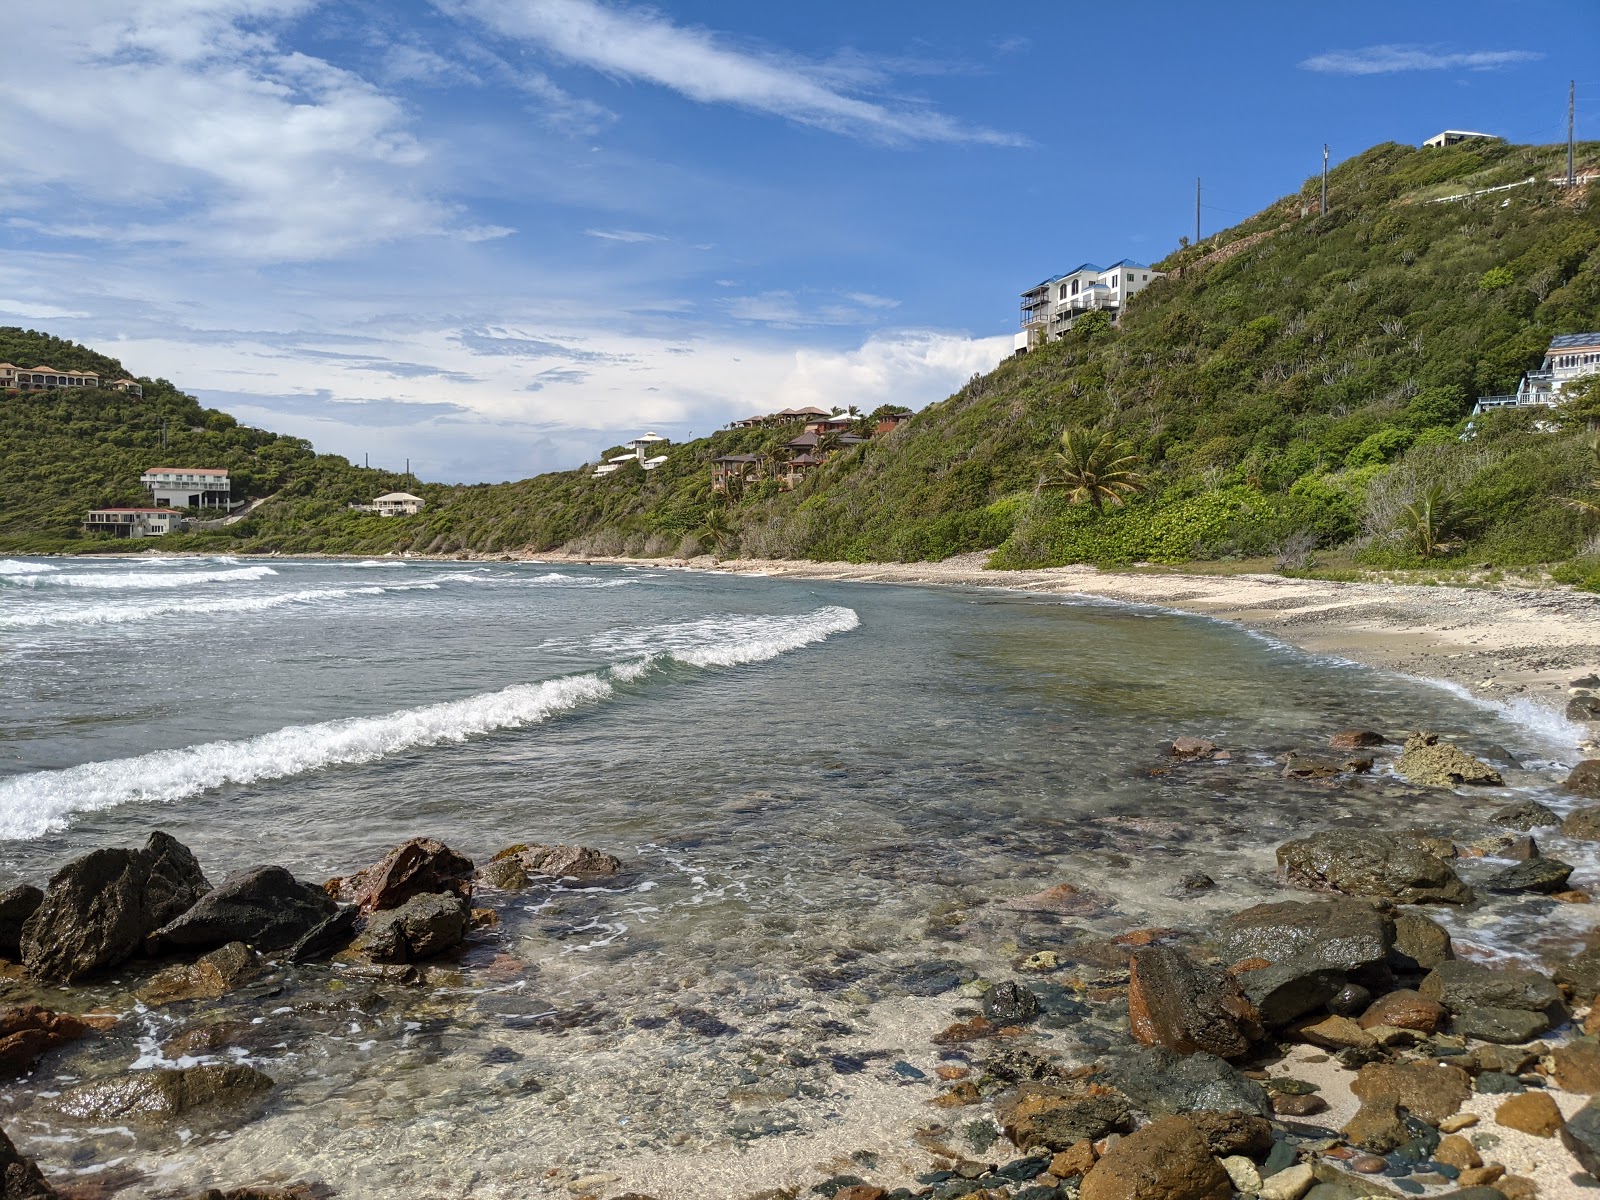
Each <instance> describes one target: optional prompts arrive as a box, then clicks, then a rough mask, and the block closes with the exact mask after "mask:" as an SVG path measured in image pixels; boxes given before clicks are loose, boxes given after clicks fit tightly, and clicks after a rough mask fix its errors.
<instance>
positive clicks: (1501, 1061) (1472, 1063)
mask: <svg viewBox="0 0 1600 1200" xmlns="http://www.w3.org/2000/svg"><path fill="white" fill-rule="evenodd" d="M1548 1050H1549V1047H1548V1046H1545V1045H1543V1044H1542V1043H1541V1044H1540V1045H1538V1046H1501V1045H1495V1044H1492V1043H1491V1044H1490V1045H1486V1046H1474V1047H1473V1048H1472V1053H1471V1054H1469V1055H1467V1056H1466V1057H1465V1058H1463V1059H1460V1060H1458V1062H1457V1064H1456V1065H1457V1066H1462V1067H1466V1068H1467V1069H1468V1070H1469V1071H1471V1070H1477V1071H1479V1072H1488V1071H1504V1072H1505V1073H1506V1074H1508V1075H1521V1074H1522V1073H1523V1072H1524V1071H1531V1070H1532V1069H1533V1067H1534V1064H1535V1063H1537V1062H1538V1061H1539V1058H1540V1056H1541V1055H1543V1054H1544V1053H1545V1052H1546V1051H1548ZM1482 1077H1483V1076H1482V1074H1480V1075H1479V1078H1480V1079H1481V1078H1482ZM1478 1090H1479V1091H1480V1092H1481V1091H1483V1090H1485V1089H1483V1088H1479V1089H1478Z"/></svg>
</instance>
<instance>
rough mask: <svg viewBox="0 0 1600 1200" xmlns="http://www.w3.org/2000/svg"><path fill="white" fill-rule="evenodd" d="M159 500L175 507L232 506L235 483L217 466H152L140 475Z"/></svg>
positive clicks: (141, 480) (156, 500)
mask: <svg viewBox="0 0 1600 1200" xmlns="http://www.w3.org/2000/svg"><path fill="white" fill-rule="evenodd" d="M139 482H140V483H142V484H144V486H145V487H147V488H149V489H150V495H151V496H152V497H153V498H154V499H155V502H156V503H157V504H166V505H170V506H171V507H173V508H230V507H232V504H231V501H232V499H233V485H232V484H231V483H229V482H228V472H227V471H226V470H225V469H222V468H218V467H151V468H150V469H149V470H148V471H146V472H145V473H144V474H143V475H141V476H139Z"/></svg>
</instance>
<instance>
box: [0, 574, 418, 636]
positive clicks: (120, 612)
mask: <svg viewBox="0 0 1600 1200" xmlns="http://www.w3.org/2000/svg"><path fill="white" fill-rule="evenodd" d="M438 587H439V585H438V584H436V583H416V584H409V585H404V586H401V587H378V586H376V585H373V586H371V587H358V588H306V589H304V590H303V591H298V592H279V593H277V594H275V595H266V596H218V597H215V598H211V599H199V600H191V599H183V600H151V601H148V602H146V603H142V604H137V603H136V604H86V605H82V606H79V607H73V608H48V609H36V610H33V611H30V612H0V629H38V628H43V627H49V626H56V625H125V624H128V623H129V622H133V621H149V620H152V619H154V618H156V617H165V616H171V615H174V614H182V615H184V616H192V615H194V614H197V613H246V612H263V611H265V610H267V609H272V608H281V607H282V606H284V605H286V604H309V603H313V602H315V601H318V600H341V599H344V598H345V597H346V596H382V595H386V594H388V593H389V592H409V591H421V590H433V591H436V590H437V589H438Z"/></svg>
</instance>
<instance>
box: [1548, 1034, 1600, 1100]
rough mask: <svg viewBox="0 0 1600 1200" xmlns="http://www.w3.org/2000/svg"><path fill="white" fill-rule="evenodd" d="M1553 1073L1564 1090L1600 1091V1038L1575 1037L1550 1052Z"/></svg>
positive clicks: (1590, 1093) (1589, 1092)
mask: <svg viewBox="0 0 1600 1200" xmlns="http://www.w3.org/2000/svg"><path fill="white" fill-rule="evenodd" d="M1550 1058H1551V1067H1552V1070H1551V1074H1552V1075H1553V1076H1554V1078H1555V1081H1556V1086H1557V1087H1559V1088H1560V1089H1561V1090H1562V1091H1564V1092H1582V1093H1586V1094H1588V1095H1591V1096H1592V1095H1594V1094H1595V1093H1596V1092H1600V1038H1592V1037H1581V1038H1574V1039H1573V1040H1572V1041H1570V1042H1567V1043H1566V1044H1565V1045H1561V1046H1557V1047H1556V1048H1555V1049H1554V1050H1552V1051H1551V1052H1550Z"/></svg>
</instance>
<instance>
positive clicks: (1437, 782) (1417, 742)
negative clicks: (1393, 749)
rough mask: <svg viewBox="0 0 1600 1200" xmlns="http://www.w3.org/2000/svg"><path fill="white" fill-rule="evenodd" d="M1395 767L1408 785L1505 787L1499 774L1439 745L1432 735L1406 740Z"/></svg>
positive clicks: (1444, 744)
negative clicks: (1406, 780)
mask: <svg viewBox="0 0 1600 1200" xmlns="http://www.w3.org/2000/svg"><path fill="white" fill-rule="evenodd" d="M1395 767H1396V769H1397V770H1399V772H1400V774H1402V775H1404V776H1405V777H1406V778H1407V779H1409V780H1410V781H1411V782H1412V783H1421V784H1427V785H1431V786H1434V787H1460V786H1461V785H1463V784H1478V785H1488V786H1498V785H1500V784H1503V783H1505V780H1504V779H1502V778H1501V777H1500V772H1498V771H1496V770H1495V769H1494V768H1493V767H1491V766H1490V765H1489V764H1488V763H1484V762H1479V761H1478V760H1477V759H1475V758H1473V757H1472V755H1470V754H1468V753H1467V752H1466V751H1465V750H1463V749H1461V748H1460V747H1459V746H1454V745H1451V744H1450V743H1449V742H1444V741H1440V740H1439V735H1438V734H1436V733H1418V734H1413V735H1412V736H1411V737H1409V738H1407V739H1406V744H1405V749H1404V750H1402V751H1401V753H1400V758H1399V759H1398V760H1397V761H1396V763H1395Z"/></svg>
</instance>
